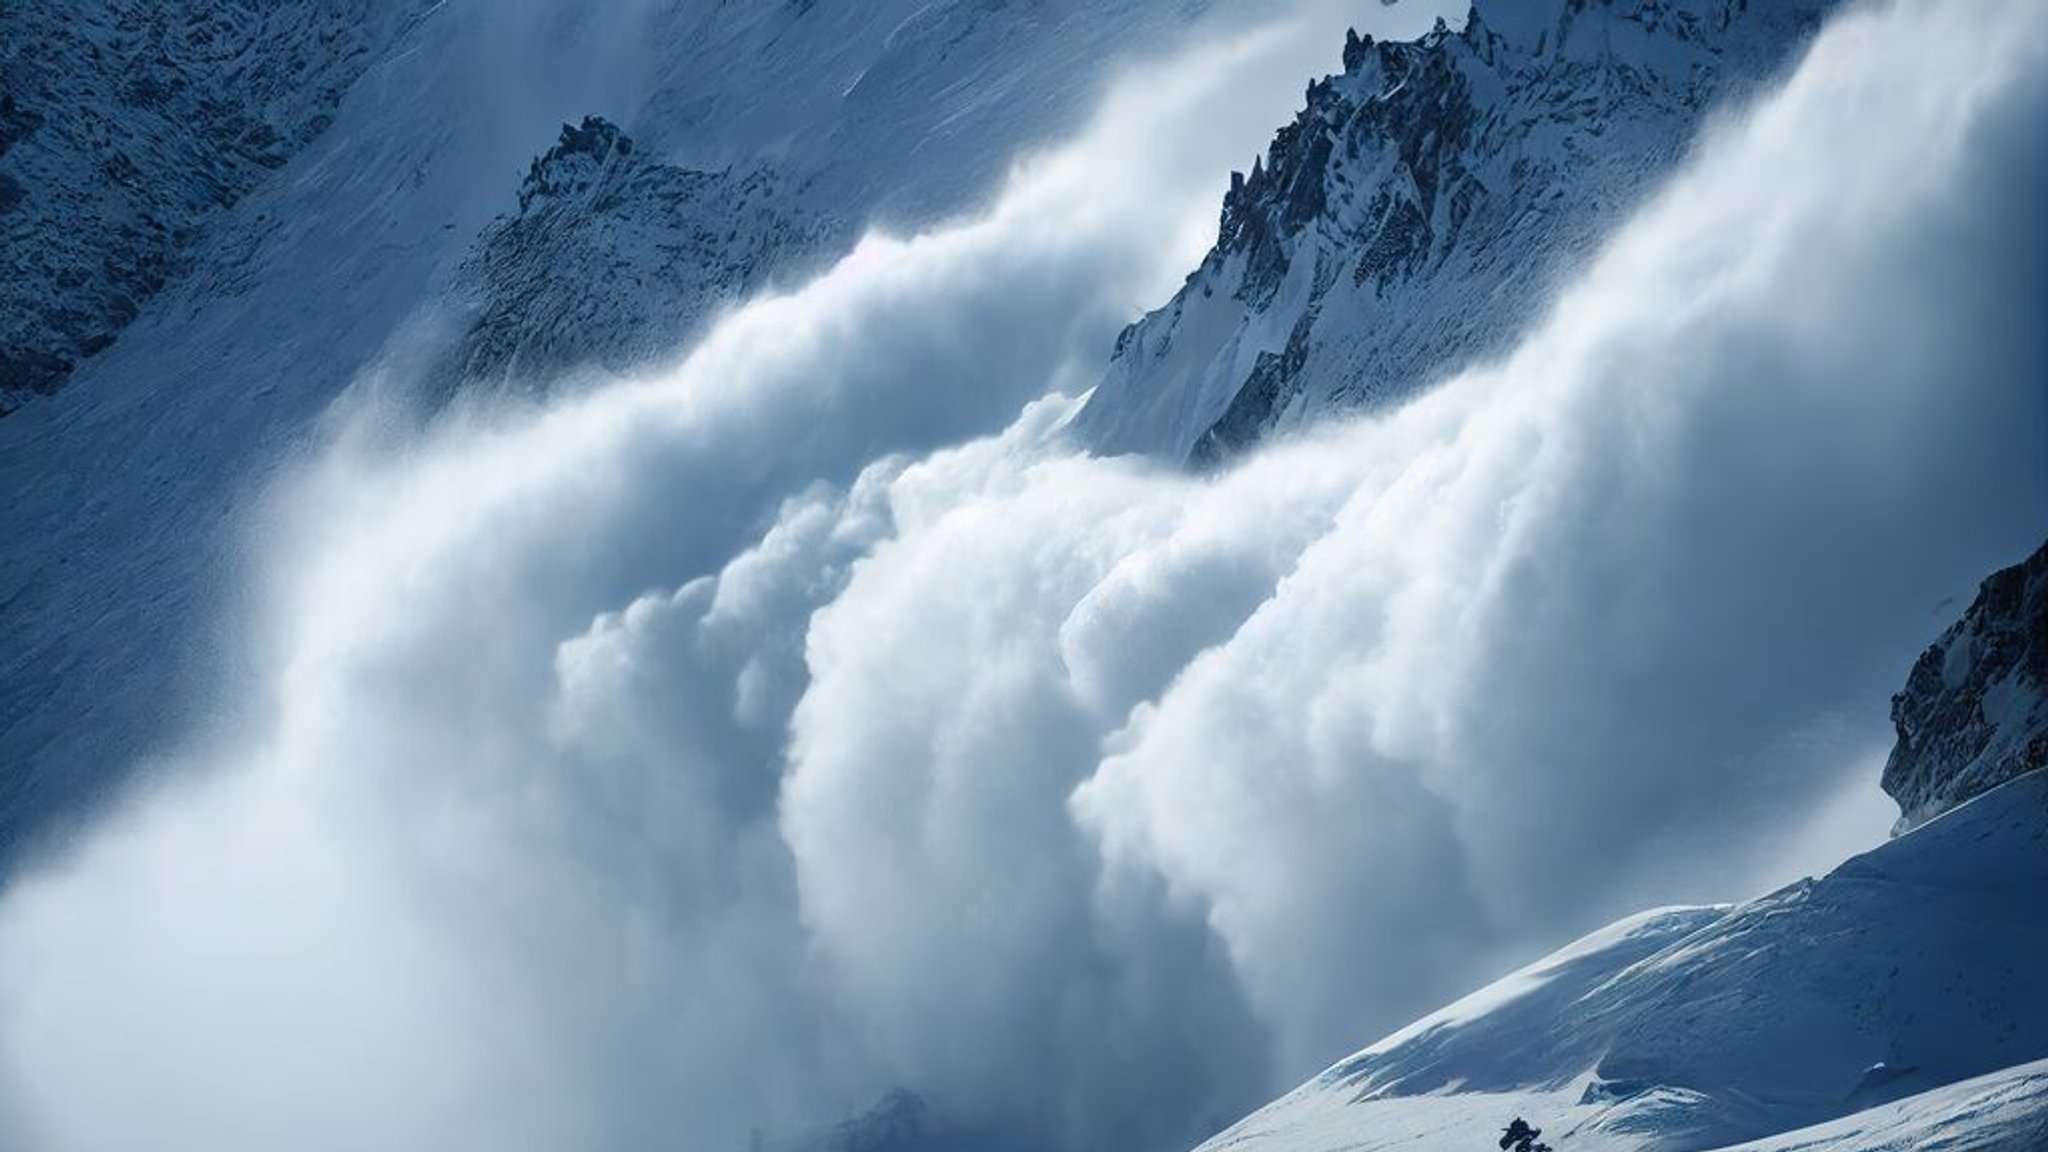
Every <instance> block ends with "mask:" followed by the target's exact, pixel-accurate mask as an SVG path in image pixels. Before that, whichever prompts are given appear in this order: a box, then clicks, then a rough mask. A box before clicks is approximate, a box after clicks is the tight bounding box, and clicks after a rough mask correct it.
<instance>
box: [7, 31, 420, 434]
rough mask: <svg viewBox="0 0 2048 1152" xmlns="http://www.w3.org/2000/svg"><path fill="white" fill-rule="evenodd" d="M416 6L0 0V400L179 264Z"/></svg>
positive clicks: (16, 398)
mask: <svg viewBox="0 0 2048 1152" xmlns="http://www.w3.org/2000/svg"><path fill="white" fill-rule="evenodd" d="M426 7H427V4H426V3H425V2H424V0H421V2H418V3H391V4H379V3H373V2H372V0H290V2H286V3H277V2H274V0H267V2H252V0H226V2H223V0H174V2H168V3H165V2H158V0H90V2H85V3H75V2H67V3H51V2H49V0H28V2H26V3H19V4H7V5H4V6H0V235H4V236H5V243H4V244H0V414H4V413H6V412H7V411H9V410H11V409H13V408H16V407H19V406H20V404H21V403H22V402H23V401H24V400H26V399H27V398H28V397H29V396H30V395H32V394H35V393H47V392H51V391H54V390H55V389H56V388H58V387H59V386H60V385H62V384H63V383H64V381H65V380H66V379H67V378H68V377H69V376H70V375H71V373H72V372H73V371H74V370H75V368H76V367H77V364H78V362H79V361H81V360H84V359H86V358H88V357H90V356H93V355H95V354H96V353H98V352H101V351H103V350H104V349H105V348H106V347H107V346H108V345H110V344H112V343H113V342H114V340H115V339H117V338H118V337H119V335H120V333H121V331H122V329H123V328H125V327H126V326H127V325H128V323H129V322H130V321H132V320H133V319H134V318H135V317H136V315H137V314H138V313H139V312H140V310H141V309H142V306H143V305H144V304H146V303H147V302H148V301H149V300H150V298H151V297H153V296H155V295H156V294H157V293H158V292H160V291H162V290H163V287H164V285H165V284H166V283H168V282H169V281H171V280H172V279H175V278H177V277H178V276H180V275H183V274H184V273H185V272H187V271H189V270H190V269H191V267H192V264H193V258H194V257H193V250H194V246H195V244H196V243H197V242H198V241H199V239H200V238H201V237H202V236H203V235H204V234H205V233H206V232H207V231H208V230H209V228H210V227H211V226H212V225H213V224H214V223H215V221H216V220H217V219H218V218H219V216H220V215H221V213H222V212H223V211H224V210H225V209H227V208H229V207H231V206H233V205H234V204H235V203H236V202H238V201H239V200H241V199H242V198H243V197H244V196H246V195H247V194H248V193H249V192H250V191H251V190H252V189H253V188H255V187H256V186H257V185H258V184H260V183H262V182H263V181H265V180H267V179H269V178H270V177H271V176H272V174H273V173H275V172H276V171H277V170H278V169H279V168H281V167H283V166H284V164H285V163H286V162H287V161H288V160H290V159H291V157H292V156H293V155H295V154H296V153H297V152H298V151H299V150H300V149H301V148H303V147H304V146H305V145H306V144H307V143H308V142H309V141H311V140H312V139H313V138H314V137H316V136H318V135H319V134H320V133H321V132H323V131H325V130H326V129H327V127H328V126H329V125H330V124H332V123H333V121H334V113H335V109H336V108H337V107H338V106H339V104H340V102H341V98H342V95H343V93H344V92H346V91H347V89H348V87H349V86H350V85H351V84H353V83H354V82H355V80H356V78H357V77H358V76H360V75H361V74H362V72H363V70H364V69H365V68H367V67H368V66H369V65H370V63H371V62H372V61H373V60H375V59H376V57H377V55H378V54H379V53H380V52H382V51H383V50H384V49H385V48H386V47H388V46H389V45H390V44H391V43H392V42H393V41H394V40H395V39H396V38H397V37H399V36H400V35H402V34H403V32H404V29H405V28H406V27H407V25H408V24H409V23H410V22H411V21H413V20H414V19H416V18H417V16H418V14H419V13H420V12H421V11H422V10H423V9H425V8H426Z"/></svg>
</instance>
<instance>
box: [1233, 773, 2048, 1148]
mask: <svg viewBox="0 0 2048 1152" xmlns="http://www.w3.org/2000/svg"><path fill="white" fill-rule="evenodd" d="M2044 907H2048V774H2044V773H2038V772H2037V773H2034V774H2031V775H2029V776H2026V777H2023V778H2021V779H2018V780H2015V781H2013V782H2011V783H2009V784H2007V785H2005V786H2003V787H2000V788H1998V789H1996V790H1994V791H1992V792H1990V793H1987V794H1985V795H1983V796H1981V797H1978V798H1977V799H1975V800H1973V801H1971V802H1969V803H1968V804H1965V805H1963V806H1962V807H1960V808H1958V809H1956V810H1954V811H1952V812H1950V813H1948V814H1947V815H1945V816H1943V817H1941V818H1939V819H1937V820H1935V821H1933V822H1931V823H1929V824H1927V825H1926V826H1924V827H1922V828H1920V829H1918V830H1916V831H1914V832H1912V833H1911V834H1909V835H1906V836H1903V837H1901V838H1899V839H1897V840H1894V841H1892V842H1890V843H1887V844H1885V845H1883V846H1882V847H1880V848H1877V849H1875V850H1873V851H1870V852H1867V853H1865V854H1863V855H1861V856H1857V857H1855V858H1853V859H1851V860H1849V861H1848V862H1846V863H1844V864H1843V865H1842V866H1841V867H1839V868H1837V869H1835V870H1834V871H1833V872H1831V873H1829V874H1828V875H1827V876H1824V877H1822V878H1820V879H1819V880H1813V881H1807V882H1802V883H1799V884H1795V885H1792V886H1791V887H1788V888H1785V889H1782V890H1780V891H1778V892H1775V893H1772V894H1771V895H1769V896H1766V897H1764V898H1762V899H1760V900H1756V901H1752V902H1750V903H1748V904H1744V905H1741V906H1739V907H1734V908H1694V909H1666V910H1660V911H1655V912H1648V913H1644V914H1642V915H1640V916H1636V917H1632V918H1630V919H1627V920H1623V921H1621V922H1619V923H1617V924H1615V925H1613V926H1612V927H1610V928H1607V929H1604V930H1602V931H1600V932H1596V933H1594V934H1592V935H1590V936H1588V937H1586V938H1584V939H1583V940H1580V941H1578V942H1577V943H1575V944H1572V945H1570V946H1567V947H1566V948H1564V949H1562V950H1560V951H1558V952H1556V953H1554V954H1552V955H1551V956H1548V957H1546V958H1545V959H1543V960H1541V961H1538V962H1537V963H1535V964H1532V965H1530V966H1528V967H1527V968H1524V969H1522V970H1521V971H1518V972H1516V973H1514V974H1513V975H1510V976H1508V977H1505V978H1504V979H1502V980H1500V981H1499V982H1497V983H1495V984H1493V985H1490V986H1489V987H1487V988H1485V989H1482V990H1481V991H1479V992H1477V993H1474V994H1473V995H1471V996H1468V997H1466V998H1465V999H1463V1000H1460V1001H1459V1002H1458V1003H1456V1004H1453V1005H1451V1006H1450V1007H1448V1008H1446V1009H1444V1010H1443V1011H1441V1012H1438V1013H1435V1014H1433V1015H1431V1016H1427V1017H1424V1018H1423V1019H1422V1020H1419V1021H1417V1022H1416V1023H1415V1024H1413V1025H1410V1026H1409V1027H1407V1028H1405V1029H1402V1030H1401V1031H1399V1032H1397V1033H1395V1034H1394V1035H1392V1036H1389V1037H1388V1038H1386V1039H1385V1040H1382V1041H1380V1042H1379V1043H1377V1044H1374V1045H1372V1046H1370V1047H1368V1048H1366V1049H1365V1050H1363V1051H1361V1052H1360V1053H1358V1054H1357V1055H1355V1056H1352V1057H1350V1058H1349V1059H1346V1060H1343V1061H1340V1062H1338V1063H1337V1064H1335V1065H1333V1066H1332V1067H1330V1068H1329V1069H1328V1070H1327V1071H1325V1072H1324V1073H1323V1074H1322V1075H1320V1076H1318V1077H1316V1078H1315V1079H1314V1080H1313V1081H1311V1082H1309V1083H1308V1084H1305V1085H1303V1086H1302V1087H1300V1088H1298V1089H1296V1090H1295V1091H1294V1092H1292V1093H1290V1094H1289V1095H1287V1096H1285V1097H1282V1098H1281V1099H1280V1100H1278V1101H1276V1102H1275V1103H1273V1104H1271V1105H1268V1106H1267V1107H1266V1108H1264V1109H1261V1110H1260V1111H1259V1112H1256V1113H1254V1114H1253V1115H1252V1116H1250V1117H1248V1118H1247V1119H1245V1120H1243V1121H1241V1122H1239V1123H1238V1124H1236V1125H1235V1126H1233V1127H1232V1128H1231V1129H1229V1130H1228V1131H1226V1132H1224V1133H1223V1134H1222V1135H1220V1136H1218V1137H1216V1138H1215V1139H1214V1140H1212V1141H1210V1142H1209V1143H1207V1144H1205V1145H1203V1147H1204V1149H1206V1150H1208V1152H1221V1150H1222V1149H1233V1150H1235V1152H1310V1150H1321V1149H1327V1148H1334V1147H1344V1148H1351V1149H1358V1150H1361V1152H1363V1150H1367V1149H1379V1148H1389V1149H1391V1148H1415V1147H1439V1146H1441V1147H1458V1146H1480V1141H1482V1140H1484V1139H1486V1138H1487V1137H1488V1135H1489V1134H1490V1133H1492V1132H1495V1131H1498V1129H1499V1128H1501V1127H1503V1126H1505V1125H1506V1123H1507V1122H1508V1120H1510V1119H1512V1118H1513V1117H1514V1116H1517V1115H1519V1116H1522V1117H1525V1118H1527V1119H1528V1120H1529V1121H1530V1122H1531V1123H1533V1124H1535V1125H1537V1126H1538V1127H1540V1128H1542V1129H1543V1130H1544V1134H1545V1136H1544V1138H1545V1139H1546V1140H1549V1141H1550V1142H1552V1143H1553V1144H1554V1145H1556V1146H1557V1147H1559V1148H1568V1149H1572V1150H1574V1152H1577V1150H1580V1149H1584V1150H1587V1152H1610V1150H1612V1152H1620V1150H1643V1152H1680V1150H1689V1149H1708V1148H1717V1147H1721V1146H1723V1145H1728V1144H1734V1143H1737V1142H1739V1141H1742V1140H1748V1139H1752V1138H1754V1139H1757V1140H1758V1141H1759V1142H1758V1143H1755V1144H1746V1145H1743V1147H1745V1148H1755V1149H1759V1150H1760V1149H1765V1148H1769V1149H1783V1150H1789V1149H1795V1148H1796V1149H1823V1148H1825V1149H1849V1148H1858V1149H1870V1148H1884V1147H1916V1148H1917V1147H1931V1146H1934V1145H1931V1144H1927V1143H1916V1141H1932V1140H1935V1139H1936V1138H1937V1137H1938V1138H1939V1139H1941V1140H1943V1141H1952V1142H1954V1146H1956V1147H1966V1148H2013V1149H2018V1148H2023V1147H2028V1146H2029V1145H2028V1144H2026V1142H2025V1141H2023V1140H2019V1139H2018V1138H2017V1137H2018V1134H2019V1133H2023V1132H2032V1133H2040V1132H2043V1131H2044V1130H2048V1129H2044V1125H2048V1063H2031V1064H2030V1063H2028V1062H2029V1061H2038V1060H2040V1057H2041V1054H2042V1053H2043V1052H2044V1051H2048V982H2044V981H2042V980H2041V978H2040V973H2039V969H2038V963H2037V961H2038V958H2039V957H2040V956H2042V955H2043V954H2044V950H2048V920H2044V918H2043V917H2042V916H2041V915H2040V909H2042V908H2044ZM1973 1078H1974V1079H1973ZM1808 1125H1819V1127H1815V1128H1813V1129H1812V1130H1811V1131H1808V1132H1800V1133H1794V1134H1791V1135H1775V1136H1774V1135H1773V1134H1779V1133H1787V1132H1789V1131H1790V1130H1794V1129H1800V1128H1803V1127H1805V1126H1808ZM1765 1137H1770V1138H1769V1139H1765ZM1939 1146H1940V1147H1944V1148H1946V1147H1949V1146H1951V1145H1950V1144H1949V1143H1942V1144H1940V1145H1939Z"/></svg>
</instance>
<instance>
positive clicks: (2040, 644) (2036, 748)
mask: <svg viewBox="0 0 2048 1152" xmlns="http://www.w3.org/2000/svg"><path fill="white" fill-rule="evenodd" d="M1892 723H1893V724H1894V725H1895V726H1896V727H1897V728H1898V734H1899V738H1898V743H1897V744H1895V745H1894V746H1893V748H1892V754H1891V758H1890V760H1888V761H1887V762H1886V763H1885V767H1884V790H1885V791H1886V792H1888V793H1890V794H1891V796H1892V798H1893V799H1894V800H1897V801H1898V802H1899V812H1900V815H1899V827H1900V828H1901V829H1902V830H1903V829H1909V828H1912V827H1914V826H1916V825H1918V824H1922V823H1925V822H1926V821H1928V820H1930V819H1932V818H1934V817H1936V816H1939V815H1940V814H1941V813H1943V812H1946V811H1948V810H1949V809H1950V808H1953V807H1955V806H1956V805H1957V804H1960V803H1962V802H1964V801H1965V800H1968V799H1970V798H1971V797H1973V796H1976V795H1978V794H1979V793H1982V792H1984V791H1986V790H1987V789H1990V788H1995V787H1997V786H1998V785H2000V784H2003V783H2004V782H2005V781H2007V780H2010V779H2012V778H2013V777H2015V776H2019V775H2022V774H2024V773H2027V772H2032V771H2035V770H2036V769H2040V768H2048V544H2043V545H2042V546H2041V548H2040V550H2039V551H2036V552H2035V553H2034V554H2033V555H2032V556H2029V557H2028V558H2027V559H2026V560H2024V561H2022V562H2021V563H2018V564H2015V565H2013V566H2012V567H2010V568H2007V569H2005V570H2003V571H2001V572H1998V573H1996V574H1994V575H1993V576H1992V577H1991V578H1990V579H1988V580H1986V581H1984V584H1983V587H1982V588H1980V589H1979V590H1978V592H1977V599H1976V601H1975V602H1974V603H1972V604H1971V605H1970V607H1969V610H1968V611H1966V612H1964V613H1963V618H1962V619H1961V620H1959V621H1957V622H1956V623H1955V625H1954V626H1953V627H1951V628H1950V629H1949V630H1948V631H1947V632H1944V633H1942V636H1941V639H1939V640H1936V641H1935V642H1934V645H1933V646H1932V647H1930V648H1929V649H1927V651H1926V652H1925V653H1923V654H1921V657H1920V659H1919V661H1918V662H1916V663H1915V664H1914V665H1913V673H1912V675H1911V676H1910V677H1908V679H1907V680H1906V687H1905V688H1904V690H1902V691H1901V692H1899V694H1898V695H1896V696H1894V697H1892Z"/></svg>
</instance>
